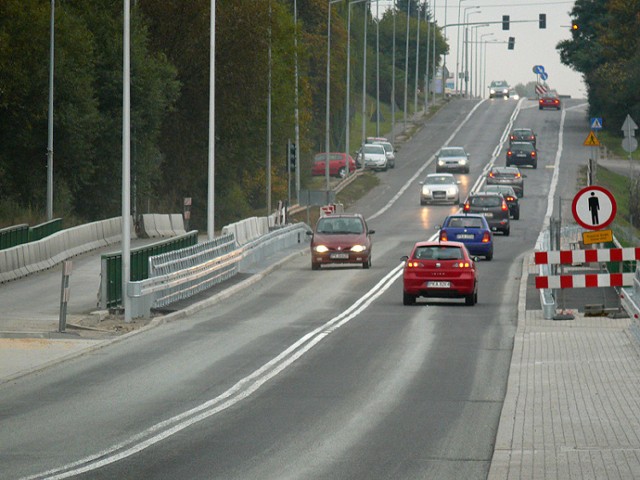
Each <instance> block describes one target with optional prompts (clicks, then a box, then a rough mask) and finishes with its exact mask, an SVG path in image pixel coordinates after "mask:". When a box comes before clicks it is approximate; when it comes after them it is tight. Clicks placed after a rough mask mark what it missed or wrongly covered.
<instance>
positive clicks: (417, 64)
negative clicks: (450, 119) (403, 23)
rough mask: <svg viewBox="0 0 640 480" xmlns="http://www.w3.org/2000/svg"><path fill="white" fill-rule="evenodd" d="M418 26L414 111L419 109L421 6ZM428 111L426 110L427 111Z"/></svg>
mask: <svg viewBox="0 0 640 480" xmlns="http://www.w3.org/2000/svg"><path fill="white" fill-rule="evenodd" d="M417 23H418V26H417V27H416V75H415V76H416V78H415V82H414V87H413V113H414V114H415V113H416V112H417V111H418V72H419V71H420V69H419V68H418V67H419V65H420V61H419V60H420V8H418V22H417ZM425 113H426V112H425Z"/></svg>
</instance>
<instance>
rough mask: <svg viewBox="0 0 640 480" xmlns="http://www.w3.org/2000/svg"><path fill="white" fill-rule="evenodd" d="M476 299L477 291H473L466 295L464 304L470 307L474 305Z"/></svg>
mask: <svg viewBox="0 0 640 480" xmlns="http://www.w3.org/2000/svg"><path fill="white" fill-rule="evenodd" d="M474 300H475V293H472V294H470V295H465V297H464V304H465V305H466V306H468V307H472V306H473V305H474Z"/></svg>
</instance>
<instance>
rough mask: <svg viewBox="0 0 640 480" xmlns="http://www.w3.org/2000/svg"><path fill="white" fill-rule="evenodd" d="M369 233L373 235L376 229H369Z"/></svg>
mask: <svg viewBox="0 0 640 480" xmlns="http://www.w3.org/2000/svg"><path fill="white" fill-rule="evenodd" d="M367 233H368V234H369V235H373V234H374V233H376V231H375V230H369V231H368V232H367Z"/></svg>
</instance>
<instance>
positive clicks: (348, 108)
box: [344, 0, 368, 176]
mask: <svg viewBox="0 0 640 480" xmlns="http://www.w3.org/2000/svg"><path fill="white" fill-rule="evenodd" d="M367 1H368V0H351V1H350V2H349V13H348V14H347V95H346V97H347V100H346V108H345V111H346V113H345V115H346V119H345V120H346V123H345V142H344V149H345V153H346V154H347V161H346V165H345V176H348V175H349V168H350V165H349V149H350V145H349V140H350V138H349V136H350V135H351V133H350V129H349V127H350V125H349V124H350V123H351V115H350V114H351V105H350V103H351V100H350V94H351V6H352V5H355V4H356V3H362V2H367ZM366 7H367V5H366V3H365V12H364V13H365V15H364V16H365V19H366V16H367V12H366ZM362 121H363V122H364V118H363V119H362Z"/></svg>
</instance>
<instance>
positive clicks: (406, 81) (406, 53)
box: [404, 0, 411, 130]
mask: <svg viewBox="0 0 640 480" xmlns="http://www.w3.org/2000/svg"><path fill="white" fill-rule="evenodd" d="M410 12H411V0H407V37H406V39H405V48H404V129H405V130H406V129H407V90H408V89H409V75H407V72H409V20H410V18H411V16H410Z"/></svg>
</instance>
